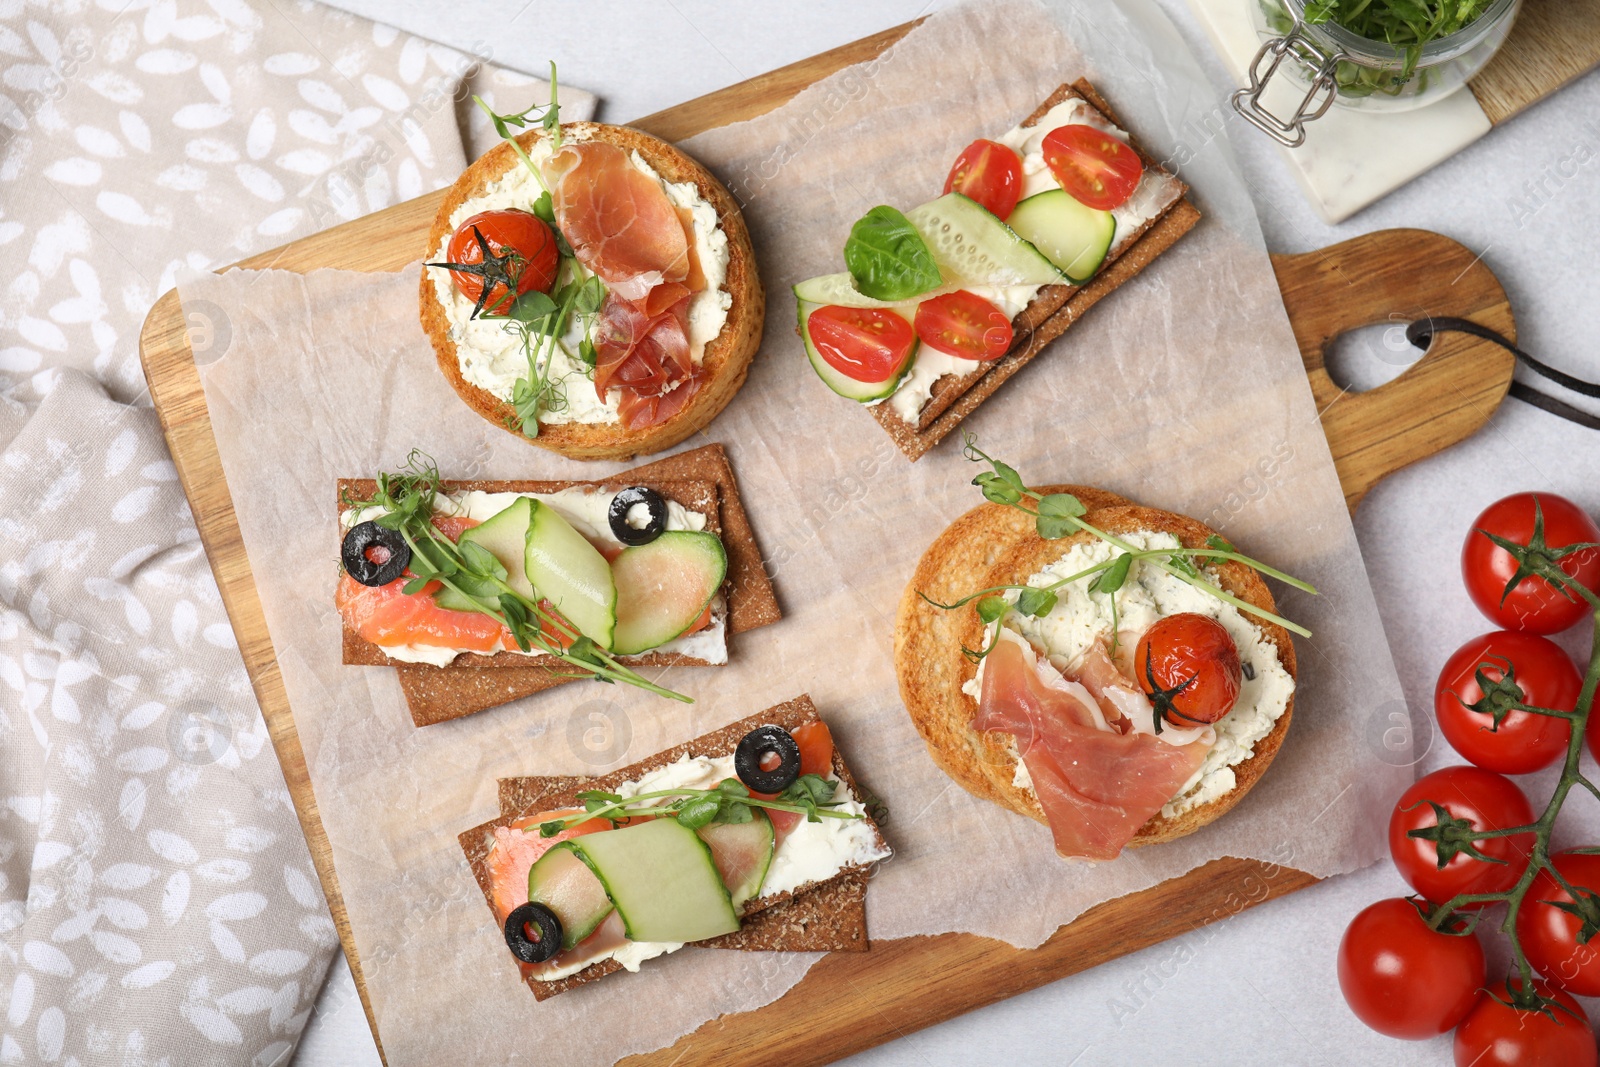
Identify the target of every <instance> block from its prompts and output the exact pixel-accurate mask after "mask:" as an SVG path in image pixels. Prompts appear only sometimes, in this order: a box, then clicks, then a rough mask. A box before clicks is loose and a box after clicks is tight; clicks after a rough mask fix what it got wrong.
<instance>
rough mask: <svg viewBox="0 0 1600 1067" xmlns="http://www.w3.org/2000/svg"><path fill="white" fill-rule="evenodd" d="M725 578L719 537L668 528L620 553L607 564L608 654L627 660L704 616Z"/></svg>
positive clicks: (725, 562)
mask: <svg viewBox="0 0 1600 1067" xmlns="http://www.w3.org/2000/svg"><path fill="white" fill-rule="evenodd" d="M727 576H728V553H727V550H726V549H724V548H723V547H722V539H721V538H720V537H718V536H717V535H716V534H714V533H709V532H707V531H704V530H668V531H666V532H665V533H663V534H661V535H660V536H659V537H657V538H656V539H655V540H654V541H651V542H650V543H649V544H644V545H634V546H632V547H630V548H625V549H623V550H622V552H621V553H619V554H618V556H617V558H616V559H614V560H612V561H611V578H612V583H613V585H614V586H615V587H616V590H617V626H616V630H615V633H614V636H613V639H612V645H611V650H612V651H613V652H615V653H616V654H617V655H619V656H631V655H635V654H636V653H639V652H645V651H648V650H649V649H652V648H655V647H657V646H658V645H664V644H666V643H667V642H668V641H671V640H672V639H673V638H674V637H677V636H678V635H679V634H681V633H683V632H684V631H685V630H687V629H688V628H689V627H691V626H693V625H694V624H695V621H696V620H697V619H699V618H700V616H702V615H704V614H705V611H706V605H708V604H710V603H711V598H712V597H714V596H716V595H717V590H719V589H721V588H722V582H723V580H724V579H725V578H727Z"/></svg>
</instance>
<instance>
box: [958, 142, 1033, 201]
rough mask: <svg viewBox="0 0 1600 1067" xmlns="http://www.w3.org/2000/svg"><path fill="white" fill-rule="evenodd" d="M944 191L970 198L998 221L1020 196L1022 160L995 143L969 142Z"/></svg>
mask: <svg viewBox="0 0 1600 1067" xmlns="http://www.w3.org/2000/svg"><path fill="white" fill-rule="evenodd" d="M944 191H945V192H947V193H951V192H954V193H960V194H961V195H962V196H966V197H971V198H972V199H973V200H976V201H977V202H978V203H980V204H982V205H983V206H984V207H986V208H988V209H989V211H990V212H991V213H993V214H995V215H998V216H1000V218H1001V219H1007V218H1010V217H1011V212H1012V210H1013V209H1014V208H1016V206H1017V200H1018V198H1019V197H1021V196H1022V157H1021V156H1018V155H1017V154H1016V153H1015V152H1014V151H1012V150H1011V149H1009V148H1007V147H1006V146H1005V145H1003V144H1001V143H999V142H998V141H984V140H977V141H973V142H972V143H971V144H969V145H967V147H965V148H963V149H962V150H961V154H960V155H959V156H957V157H956V162H955V166H953V167H951V168H950V176H949V177H948V178H946V179H945V180H944Z"/></svg>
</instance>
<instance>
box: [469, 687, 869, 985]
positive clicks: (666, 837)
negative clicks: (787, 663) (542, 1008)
mask: <svg viewBox="0 0 1600 1067" xmlns="http://www.w3.org/2000/svg"><path fill="white" fill-rule="evenodd" d="M500 801H501V809H502V810H501V815H500V817H499V818H497V819H495V820H493V821H491V822H488V823H485V824H483V825H481V826H477V827H474V828H473V829H471V830H467V831H465V832H463V833H462V834H461V835H460V842H461V848H462V851H463V853H464V854H465V855H466V858H467V862H468V864H469V865H470V866H471V868H472V872H473V876H474V877H475V878H476V880H477V882H478V886H479V888H480V889H481V890H482V892H483V894H484V899H485V900H486V902H487V903H488V905H489V908H490V911H491V913H492V914H493V915H494V919H495V924H496V927H497V931H496V933H495V934H494V935H493V936H495V937H497V938H501V939H503V942H504V944H505V945H506V947H507V948H508V950H509V951H510V952H511V953H512V955H513V957H514V959H515V962H517V964H518V965H519V967H520V973H521V975H522V977H523V978H524V980H525V981H526V982H527V983H528V986H529V988H531V989H532V990H533V992H534V995H535V997H536V998H538V999H539V1000H544V999H546V998H547V997H551V996H555V995H556V994H558V993H562V992H565V991H566V990H568V989H571V988H573V987H574V986H577V985H582V984H584V983H587V982H591V981H594V980H596V979H598V978H603V977H605V976H606V975H608V974H612V973H614V972H616V971H619V970H623V969H628V970H637V969H638V967H639V965H640V964H641V963H643V962H644V961H646V960H649V959H653V958H655V957H657V956H662V955H666V954H668V953H671V952H675V951H677V950H678V949H679V948H681V947H683V946H684V945H686V944H687V945H692V946H694V947H711V948H730V949H746V950H769V951H770V950H777V951H793V952H817V951H866V950H867V948H868V940H867V931H866V912H865V908H864V900H865V887H866V879H867V875H868V873H869V870H870V868H871V866H872V864H874V863H876V862H877V861H879V860H881V859H883V858H885V857H887V856H888V855H889V850H888V846H887V845H886V844H885V842H884V840H883V836H882V834H881V832H880V831H879V829H878V827H877V824H876V822H875V821H874V818H873V816H872V814H871V810H870V809H869V807H868V804H869V803H872V802H871V801H869V800H867V799H866V798H864V796H863V794H862V792H861V790H860V788H859V787H858V786H857V784H856V782H855V780H854V779H853V778H852V777H851V775H850V772H849V770H848V768H847V767H846V766H845V763H844V760H843V758H842V756H841V755H840V753H839V752H838V750H837V748H836V747H835V746H834V744H833V739H832V735H831V734H830V733H829V731H828V728H827V725H826V724H825V723H824V722H823V721H822V720H821V719H820V718H819V717H818V715H817V710H816V708H815V706H814V705H813V704H812V703H811V700H810V699H809V698H808V697H804V696H802V697H798V698H796V699H794V700H791V701H788V702H787V703H784V704H780V705H777V706H776V707H773V708H769V709H768V710H766V711H764V712H761V713H760V714H758V715H752V716H750V717H749V718H746V719H744V720H741V721H740V722H736V723H733V724H731V725H729V726H726V727H723V728H722V729H720V730H717V731H714V732H712V733H709V734H706V735H704V736H702V737H699V738H696V739H695V740H693V741H689V742H686V743H684V744H681V745H678V746H677V747H675V748H672V749H669V750H667V751H665V752H661V753H658V754H656V755H654V756H652V757H650V758H648V759H645V760H642V761H640V762H639V763H636V764H633V765H632V766H630V767H625V768H623V769H621V770H618V771H613V772H612V773H610V774H607V775H604V776H602V777H599V778H593V779H582V778H572V777H556V778H517V779H502V780H501V782H500ZM484 936H490V935H489V934H487V932H486V933H485V935H484Z"/></svg>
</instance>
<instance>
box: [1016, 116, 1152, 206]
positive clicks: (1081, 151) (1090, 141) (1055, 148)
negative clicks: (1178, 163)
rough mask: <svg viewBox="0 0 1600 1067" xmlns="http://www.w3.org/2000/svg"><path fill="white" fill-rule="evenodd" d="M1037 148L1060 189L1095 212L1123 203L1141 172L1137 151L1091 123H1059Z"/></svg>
mask: <svg viewBox="0 0 1600 1067" xmlns="http://www.w3.org/2000/svg"><path fill="white" fill-rule="evenodd" d="M1039 148H1040V151H1041V152H1043V153H1044V161H1045V163H1046V165H1048V166H1049V168H1050V173H1051V174H1054V175H1055V176H1056V181H1058V182H1060V183H1061V188H1063V189H1065V190H1066V191H1067V192H1068V193H1069V194H1071V196H1072V198H1073V199H1074V200H1077V201H1078V202H1079V203H1081V204H1084V205H1085V206H1087V207H1092V208H1094V209H1095V210H1097V211H1110V210H1111V209H1112V208H1114V207H1119V206H1121V205H1122V204H1124V203H1126V202H1127V200H1128V198H1129V197H1130V196H1132V195H1133V191H1134V190H1135V189H1137V188H1138V187H1139V179H1140V177H1142V176H1143V175H1144V161H1143V160H1141V159H1140V158H1139V153H1137V152H1135V151H1134V150H1133V149H1132V148H1130V147H1129V146H1128V145H1127V144H1126V143H1124V142H1123V141H1122V140H1120V139H1118V138H1117V137H1115V136H1113V135H1112V134H1109V133H1106V132H1105V131H1104V130H1100V129H1097V128H1095V127H1093V126H1085V125H1082V124H1078V125H1073V126H1058V127H1056V128H1055V129H1053V130H1051V131H1050V132H1049V133H1047V134H1045V135H1044V141H1043V142H1042V143H1041V144H1040V146H1039Z"/></svg>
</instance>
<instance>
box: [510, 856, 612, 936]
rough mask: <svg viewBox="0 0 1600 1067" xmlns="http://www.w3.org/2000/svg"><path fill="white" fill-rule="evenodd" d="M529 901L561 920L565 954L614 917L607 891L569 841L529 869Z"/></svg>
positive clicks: (541, 857) (537, 860) (535, 862)
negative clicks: (610, 916)
mask: <svg viewBox="0 0 1600 1067" xmlns="http://www.w3.org/2000/svg"><path fill="white" fill-rule="evenodd" d="M528 899H529V900H531V901H533V902H534V903H535V904H543V905H544V906H545V907H547V908H549V909H550V910H551V911H553V912H555V913H556V918H558V919H560V920H561V948H562V950H563V951H565V950H567V949H569V948H572V947H573V946H574V945H576V944H577V943H578V942H579V941H582V940H583V939H584V938H586V937H588V936H589V935H590V934H592V933H594V932H595V930H596V929H598V928H599V926H600V924H601V923H603V922H605V920H606V916H607V915H610V914H611V898H610V897H608V896H606V887H605V886H604V885H603V884H601V882H600V879H599V878H598V877H596V876H595V873H594V871H592V870H590V869H589V864H588V863H587V862H585V861H584V859H583V857H582V856H581V855H579V854H578V852H577V851H576V850H575V849H573V848H572V847H571V844H570V842H566V841H563V842H561V843H560V844H558V845H553V846H551V848H550V851H548V852H546V853H545V854H544V855H542V856H540V857H539V858H538V859H536V860H534V861H533V866H532V867H530V868H528Z"/></svg>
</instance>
